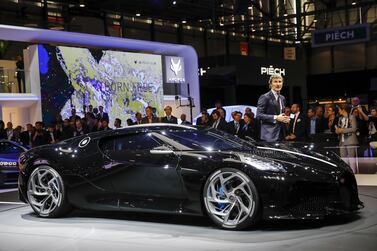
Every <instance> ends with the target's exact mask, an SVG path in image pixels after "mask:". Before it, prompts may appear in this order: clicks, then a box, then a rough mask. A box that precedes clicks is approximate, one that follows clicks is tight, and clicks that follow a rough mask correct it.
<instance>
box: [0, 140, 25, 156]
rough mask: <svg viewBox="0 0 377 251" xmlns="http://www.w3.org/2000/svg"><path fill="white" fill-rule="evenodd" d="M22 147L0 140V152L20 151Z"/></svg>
mask: <svg viewBox="0 0 377 251" xmlns="http://www.w3.org/2000/svg"><path fill="white" fill-rule="evenodd" d="M22 152H23V149H22V148H21V147H18V146H16V145H14V144H12V143H9V142H0V154H12V153H22Z"/></svg>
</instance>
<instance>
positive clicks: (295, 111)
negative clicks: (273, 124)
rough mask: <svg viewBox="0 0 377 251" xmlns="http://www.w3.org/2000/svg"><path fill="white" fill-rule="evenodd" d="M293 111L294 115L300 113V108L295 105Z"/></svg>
mask: <svg viewBox="0 0 377 251" xmlns="http://www.w3.org/2000/svg"><path fill="white" fill-rule="evenodd" d="M291 111H292V112H293V113H298V112H299V109H298V106H297V105H296V104H293V105H292V107H291Z"/></svg>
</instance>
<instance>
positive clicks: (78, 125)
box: [75, 120, 81, 128]
mask: <svg viewBox="0 0 377 251" xmlns="http://www.w3.org/2000/svg"><path fill="white" fill-rule="evenodd" d="M75 124H76V127H77V128H81V121H80V120H77V121H76V123H75Z"/></svg>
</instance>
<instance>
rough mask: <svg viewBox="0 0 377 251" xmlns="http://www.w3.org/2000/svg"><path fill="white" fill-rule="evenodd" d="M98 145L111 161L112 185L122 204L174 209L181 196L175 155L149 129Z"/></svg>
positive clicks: (146, 207) (114, 138)
mask: <svg viewBox="0 0 377 251" xmlns="http://www.w3.org/2000/svg"><path fill="white" fill-rule="evenodd" d="M101 148H102V149H103V151H104V153H105V155H106V156H107V157H108V158H109V160H110V161H111V162H112V163H113V164H114V165H113V166H114V167H113V172H115V173H116V175H114V176H113V181H112V182H113V186H114V190H115V192H116V194H117V195H118V196H119V206H120V207H121V208H122V207H124V208H129V209H132V208H145V209H159V210H167V211H170V210H175V209H176V208H177V206H178V205H179V204H180V201H181V200H182V183H181V178H180V175H179V173H178V170H177V166H178V161H179V159H178V157H177V155H176V154H175V153H174V151H172V150H171V148H168V146H166V145H164V143H163V142H162V141H160V140H159V139H158V138H155V137H154V136H153V135H152V134H151V133H148V132H140V133H132V134H124V135H121V136H117V137H113V138H108V139H104V140H103V142H101Z"/></svg>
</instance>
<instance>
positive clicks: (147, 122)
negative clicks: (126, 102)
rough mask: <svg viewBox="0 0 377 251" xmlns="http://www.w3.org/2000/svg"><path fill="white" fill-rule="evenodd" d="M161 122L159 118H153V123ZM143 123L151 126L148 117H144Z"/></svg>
mask: <svg viewBox="0 0 377 251" xmlns="http://www.w3.org/2000/svg"><path fill="white" fill-rule="evenodd" d="M158 122H160V121H159V119H158V118H157V117H152V123H158ZM141 123H142V124H149V120H148V117H144V118H142V119H141Z"/></svg>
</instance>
